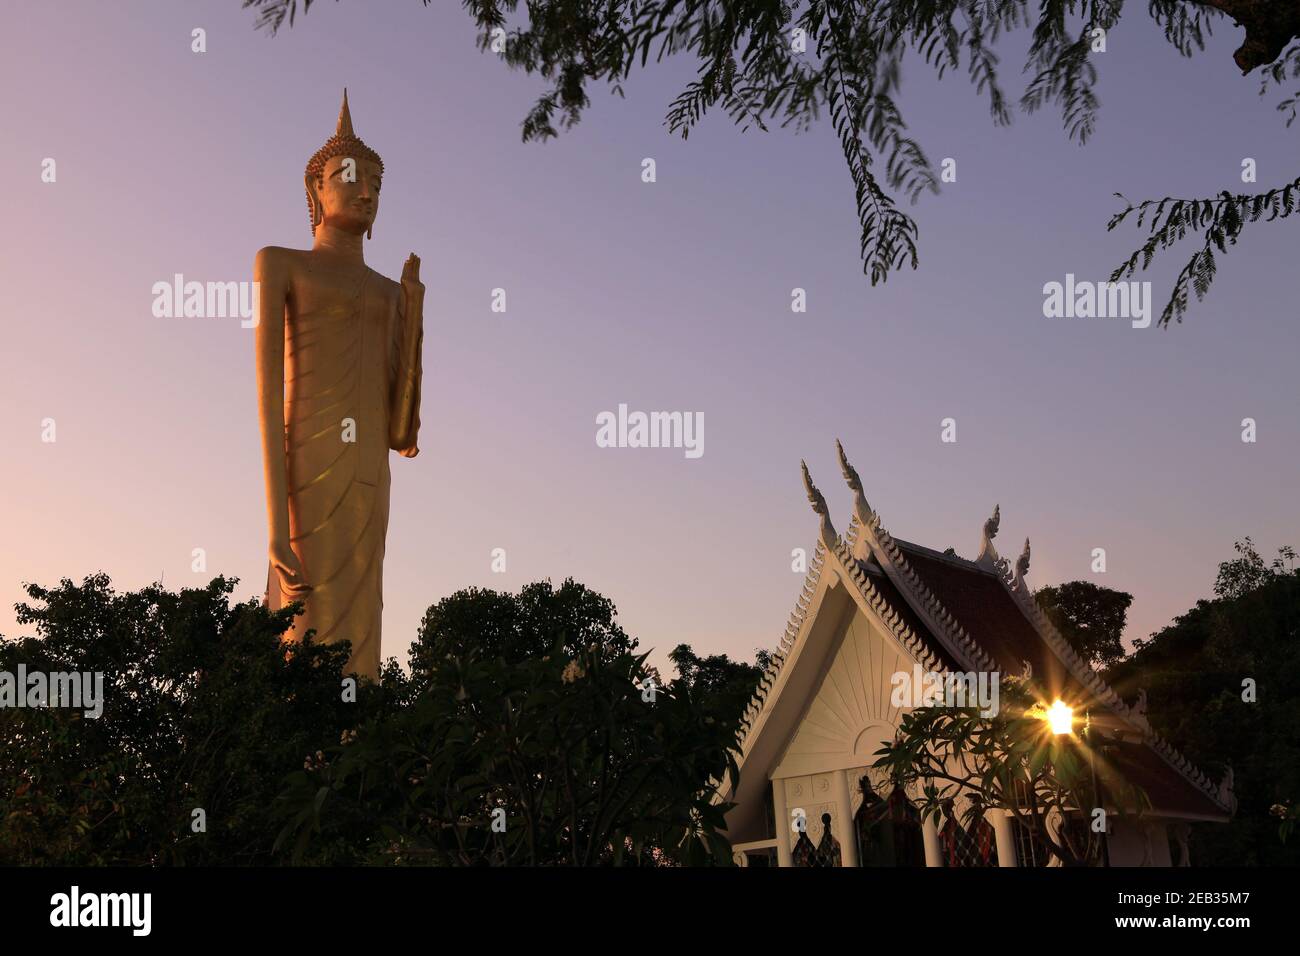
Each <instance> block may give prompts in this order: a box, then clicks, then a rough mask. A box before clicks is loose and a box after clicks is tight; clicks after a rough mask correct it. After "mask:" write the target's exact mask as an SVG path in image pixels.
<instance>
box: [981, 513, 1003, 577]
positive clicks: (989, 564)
mask: <svg viewBox="0 0 1300 956" xmlns="http://www.w3.org/2000/svg"><path fill="white" fill-rule="evenodd" d="M1001 523H1002V506H1001V505H994V506H993V514H992V515H990V516H989V519H988V520H987V521H985V522H984V534H983V535H982V536H981V538H980V553H979V556H978V557H977V558H976V559H975V563H976V564H980V565H983V566H984V567H986V568H989V569H990V570H993V569H996V568H997V565H998V549H997V548H995V547H993V539H994V538H996V537H997V536H998V525H999V524H1001Z"/></svg>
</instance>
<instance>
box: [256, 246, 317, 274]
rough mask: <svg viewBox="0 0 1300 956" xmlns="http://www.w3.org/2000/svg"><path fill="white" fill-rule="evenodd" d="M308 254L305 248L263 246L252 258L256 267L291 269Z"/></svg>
mask: <svg viewBox="0 0 1300 956" xmlns="http://www.w3.org/2000/svg"><path fill="white" fill-rule="evenodd" d="M308 255H309V252H308V250H306V249H286V248H285V247H284V246H263V247H262V248H261V249H258V250H257V256H256V257H255V258H254V259H253V262H254V265H255V266H257V267H258V268H263V269H266V268H270V269H291V268H293V267H294V266H295V265H297V264H298V263H299V262H302V261H303V260H304V259H305V258H306V257H307V256H308Z"/></svg>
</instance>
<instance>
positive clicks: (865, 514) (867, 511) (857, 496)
mask: <svg viewBox="0 0 1300 956" xmlns="http://www.w3.org/2000/svg"><path fill="white" fill-rule="evenodd" d="M835 452H836V454H838V455H839V457H840V471H841V472H843V474H844V480H845V482H847V483H848V486H849V490H850V491H852V492H853V513H854V514H855V515H857V518H858V521H859V522H861V523H862V524H864V525H865V524H869V523H870V519H871V514H872V511H871V505H869V504H867V496H866V493H865V492H863V490H862V479H861V478H859V477H858V470H857V469H856V468H854V467H853V466H852V465H850V464H849V456H848V455H846V454H844V446H843V445H841V444H840V440H839V439H838V438H837V439H835Z"/></svg>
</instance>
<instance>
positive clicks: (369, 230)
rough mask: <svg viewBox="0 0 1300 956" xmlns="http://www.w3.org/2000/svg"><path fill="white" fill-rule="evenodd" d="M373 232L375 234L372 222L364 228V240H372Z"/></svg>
mask: <svg viewBox="0 0 1300 956" xmlns="http://www.w3.org/2000/svg"><path fill="white" fill-rule="evenodd" d="M374 232H375V224H374V223H373V222H372V223H371V224H370V225H368V226H366V238H367V239H373V238H374Z"/></svg>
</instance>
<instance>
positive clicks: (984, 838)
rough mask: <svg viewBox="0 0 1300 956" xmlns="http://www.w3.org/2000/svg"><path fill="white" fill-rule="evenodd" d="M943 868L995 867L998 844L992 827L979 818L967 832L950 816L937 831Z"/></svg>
mask: <svg viewBox="0 0 1300 956" xmlns="http://www.w3.org/2000/svg"><path fill="white" fill-rule="evenodd" d="M939 846H940V848H941V849H942V851H943V864H944V866H997V865H998V842H997V837H996V836H995V835H994V833H993V825H992V824H991V823H989V822H988V821H987V820H985V819H983V818H980V819H979V820H978V821H976V823H975V825H974V826H973V827H972V828H971V829H970V830H967V829H966V828H965V827H964V826H962V825H961V824H960V823H959V822H958V821H957V819H956V817H955V816H952V815H950V816H949V817H948V820H947V822H946V823H944V825H943V828H942V829H941V830H940V831H939Z"/></svg>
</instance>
